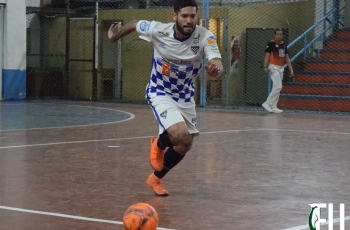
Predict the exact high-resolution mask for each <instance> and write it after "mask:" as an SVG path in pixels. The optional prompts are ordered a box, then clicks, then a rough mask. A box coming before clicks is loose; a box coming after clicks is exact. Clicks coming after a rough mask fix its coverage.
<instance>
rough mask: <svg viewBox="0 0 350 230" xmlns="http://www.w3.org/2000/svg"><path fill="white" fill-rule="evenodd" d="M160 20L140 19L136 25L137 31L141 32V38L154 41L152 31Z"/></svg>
mask: <svg viewBox="0 0 350 230" xmlns="http://www.w3.org/2000/svg"><path fill="white" fill-rule="evenodd" d="M157 23H158V22H156V21H146V20H140V21H138V23H137V25H136V31H137V32H138V33H139V34H140V36H139V37H140V38H141V39H143V40H146V41H148V42H151V41H152V31H153V29H154V27H155V26H156V24H157Z"/></svg>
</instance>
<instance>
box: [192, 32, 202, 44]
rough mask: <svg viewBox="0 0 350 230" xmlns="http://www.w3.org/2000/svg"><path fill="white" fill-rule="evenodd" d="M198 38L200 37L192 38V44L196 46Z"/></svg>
mask: <svg viewBox="0 0 350 230" xmlns="http://www.w3.org/2000/svg"><path fill="white" fill-rule="evenodd" d="M200 36H201V35H200V34H198V36H197V37H194V38H193V43H194V44H197V43H198V42H199V37H200Z"/></svg>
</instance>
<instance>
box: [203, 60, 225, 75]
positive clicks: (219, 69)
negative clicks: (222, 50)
mask: <svg viewBox="0 0 350 230" xmlns="http://www.w3.org/2000/svg"><path fill="white" fill-rule="evenodd" d="M204 68H205V70H206V71H207V74H208V75H209V76H212V77H220V76H221V75H222V74H223V73H224V67H223V66H222V62H221V58H213V59H211V60H209V62H208V63H207V64H206V65H205V66H204Z"/></svg>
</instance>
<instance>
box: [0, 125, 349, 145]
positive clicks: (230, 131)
mask: <svg viewBox="0 0 350 230" xmlns="http://www.w3.org/2000/svg"><path fill="white" fill-rule="evenodd" d="M250 131H286V132H304V133H320V134H337V135H350V133H345V132H323V131H309V130H293V129H265V128H260V129H232V130H223V131H211V132H201V133H200V134H202V135H205V134H213V133H233V132H250ZM151 137H153V136H143V137H124V138H111V139H100V140H85V141H65V142H52V143H44V144H32V145H12V146H2V147H0V149H11V148H23V147H35V146H47V145H62V144H75V143H87V142H88V143H89V142H103V141H117V140H132V139H144V138H151Z"/></svg>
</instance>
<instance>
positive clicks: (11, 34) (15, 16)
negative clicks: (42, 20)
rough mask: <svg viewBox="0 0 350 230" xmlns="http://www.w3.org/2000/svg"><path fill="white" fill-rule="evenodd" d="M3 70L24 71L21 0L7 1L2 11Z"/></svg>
mask: <svg viewBox="0 0 350 230" xmlns="http://www.w3.org/2000/svg"><path fill="white" fill-rule="evenodd" d="M4 11H5V12H4V14H5V22H4V24H5V31H4V66H3V68H4V69H14V70H25V69H26V6H25V4H24V2H23V0H7V2H6V7H5V10H4Z"/></svg>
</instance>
